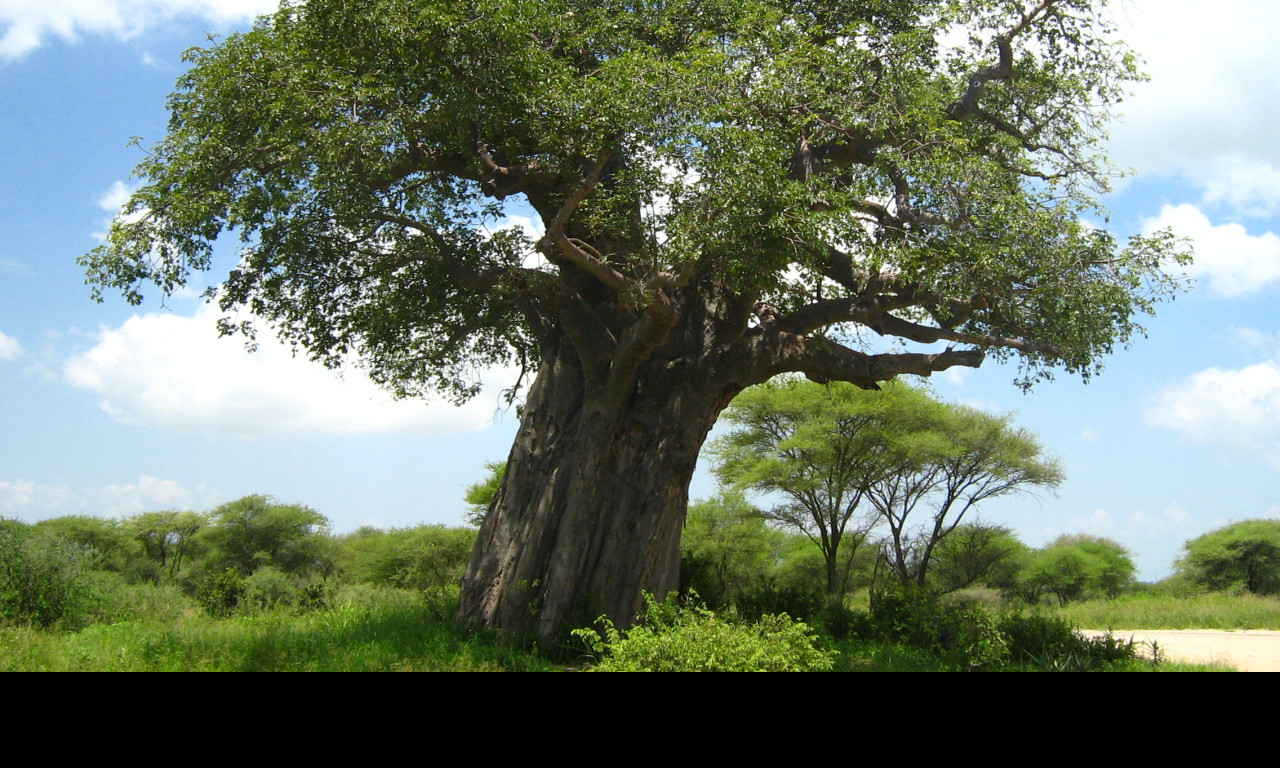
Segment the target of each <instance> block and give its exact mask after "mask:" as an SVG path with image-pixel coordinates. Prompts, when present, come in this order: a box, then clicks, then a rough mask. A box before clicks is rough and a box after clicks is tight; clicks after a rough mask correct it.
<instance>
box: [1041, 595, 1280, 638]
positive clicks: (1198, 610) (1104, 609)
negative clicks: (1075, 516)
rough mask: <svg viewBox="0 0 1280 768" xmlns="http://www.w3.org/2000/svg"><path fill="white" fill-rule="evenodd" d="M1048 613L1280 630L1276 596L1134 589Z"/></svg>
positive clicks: (1088, 619)
mask: <svg viewBox="0 0 1280 768" xmlns="http://www.w3.org/2000/svg"><path fill="white" fill-rule="evenodd" d="M1054 614H1055V615H1057V616H1061V617H1062V618H1064V619H1066V620H1068V621H1070V622H1072V623H1073V624H1075V625H1076V626H1080V627H1090V628H1097V629H1107V628H1123V629H1225V630H1229V629H1280V597H1266V596H1261V595H1251V594H1247V593H1246V594H1239V595H1236V594H1229V593H1226V592H1206V593H1202V594H1197V595H1161V594H1151V593H1141V592H1139V593H1133V594H1128V595H1123V596H1121V597H1118V598H1114V599H1111V600H1087V601H1083V602H1079V603H1071V604H1068V605H1066V606H1063V607H1061V608H1057V609H1055V610H1054Z"/></svg>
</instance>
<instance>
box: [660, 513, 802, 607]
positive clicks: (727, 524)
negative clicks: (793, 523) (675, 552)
mask: <svg viewBox="0 0 1280 768" xmlns="http://www.w3.org/2000/svg"><path fill="white" fill-rule="evenodd" d="M783 539H784V536H783V534H782V532H781V531H778V530H776V529H773V528H770V527H769V526H768V525H766V523H765V518H764V515H763V514H762V513H761V512H760V510H758V509H756V508H755V507H754V506H752V505H751V503H750V502H748V501H747V499H746V497H745V496H744V495H743V494H742V492H741V491H735V490H732V489H730V490H725V491H723V492H722V493H720V494H718V495H716V496H714V497H712V498H710V499H704V500H701V501H696V502H694V503H693V504H691V505H690V506H689V514H688V516H687V517H686V518H685V526H684V533H683V535H682V536H681V538H680V550H681V551H680V587H681V591H682V592H687V591H688V590H689V589H693V590H694V591H695V592H697V593H698V596H699V597H701V598H702V599H703V600H705V601H706V602H707V604H708V605H710V606H711V607H713V608H718V607H720V606H722V605H726V604H728V603H730V602H733V600H734V597H735V596H736V595H737V594H739V593H741V592H742V591H743V590H747V589H751V588H752V587H758V586H759V585H760V583H761V582H763V581H764V580H765V579H767V578H768V577H769V576H771V575H772V573H773V571H774V569H775V568H776V567H777V564H778V559H779V554H780V553H779V549H780V548H781V546H782V544H783Z"/></svg>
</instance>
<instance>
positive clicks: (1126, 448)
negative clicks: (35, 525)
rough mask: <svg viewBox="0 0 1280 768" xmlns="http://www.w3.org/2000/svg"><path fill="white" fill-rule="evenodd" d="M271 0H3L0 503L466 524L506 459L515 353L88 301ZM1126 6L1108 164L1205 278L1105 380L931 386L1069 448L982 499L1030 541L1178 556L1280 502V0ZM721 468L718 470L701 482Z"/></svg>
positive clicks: (1140, 223)
mask: <svg viewBox="0 0 1280 768" xmlns="http://www.w3.org/2000/svg"><path fill="white" fill-rule="evenodd" d="M272 5H273V2H272V0H42V2H38V3H37V2H32V0H0V103H2V104H3V110H0V168H3V175H0V516H6V517H17V518H20V519H23V520H28V521H33V520H39V519H43V518H47V517H53V516H57V515H65V514H95V515H102V516H108V517H113V516H120V515H130V514H134V513H137V512H141V511H145V510H153V509H166V508H175V507H177V508H193V509H209V508H211V507H213V506H215V505H217V504H219V503H221V502H224V501H228V500H231V499H234V498H238V497H239V496H243V495H245V494H249V493H269V494H272V495H275V496H277V497H278V498H280V499H282V500H285V501H289V502H300V503H304V504H307V505H309V506H312V507H314V508H315V509H317V510H319V511H320V512H321V513H323V514H324V515H326V516H328V517H329V518H330V519H331V520H332V521H333V523H334V527H335V529H337V530H340V531H341V530H351V529H354V528H356V527H357V526H360V525H366V524H368V525H377V526H404V525H412V524H416V523H419V522H424V521H425V522H440V523H447V524H457V523H459V522H460V520H461V515H462V512H463V504H462V500H461V498H462V494H463V492H464V489H465V487H466V486H467V485H468V484H469V483H472V482H475V481H477V480H479V479H481V478H482V476H483V475H484V470H483V467H482V465H483V463H484V462H485V461H491V460H495V459H502V458H504V457H505V456H506V453H507V450H508V448H509V445H510V441H511V439H512V437H513V435H514V433H515V427H516V421H515V417H514V414H513V413H505V414H504V413H503V411H502V409H501V407H500V404H499V402H498V399H497V395H496V392H497V391H498V390H499V389H501V387H502V386H504V385H506V384H507V383H509V381H510V374H508V373H506V372H503V371H491V372H487V373H486V375H485V380H486V383H488V384H489V385H490V386H489V388H488V389H487V390H486V392H485V393H483V394H482V395H481V396H479V397H477V398H476V399H475V400H473V401H472V402H471V403H469V404H468V405H467V406H465V407H463V408H460V409H459V408H454V407H452V406H450V405H448V404H447V403H443V402H440V403H422V402H398V403H397V402H392V401H391V400H390V399H389V398H387V397H386V396H385V395H383V394H381V393H380V392H378V391H377V390H376V388H374V387H373V386H372V385H371V384H370V383H369V382H368V380H367V379H365V378H364V377H363V376H362V375H361V374H360V372H359V371H358V370H354V369H353V370H350V371H347V372H345V374H344V375H343V376H342V377H341V378H339V377H337V376H335V375H334V374H333V373H332V372H329V371H326V370H324V369H322V368H319V367H318V366H315V365H313V364H311V363H308V362H306V361H305V360H303V359H300V358H294V357H292V356H291V355H290V353H289V351H288V350H286V349H283V348H281V347H279V346H278V345H274V344H272V343H270V342H269V341H268V342H267V343H263V344H262V345H261V347H260V350H259V352H258V353H256V354H253V355H250V354H248V353H247V352H245V351H244V350H243V348H242V346H241V344H240V342H238V341H235V340H229V339H219V338H217V335H216V333H215V332H214V330H213V321H214V319H216V314H215V313H214V312H213V311H211V310H210V309H209V308H208V307H205V306H203V305H202V304H201V303H200V302H199V301H198V300H196V299H195V298H194V296H176V297H170V298H168V299H165V300H163V301H162V300H161V298H160V297H159V296H158V295H155V296H151V297H149V298H148V300H147V302H146V303H144V304H143V305H142V306H140V307H136V308H135V307H130V306H128V305H126V304H125V303H124V302H123V301H122V300H120V299H118V298H116V297H114V296H108V297H107V300H106V302H105V303H103V304H100V305H99V304H95V303H93V302H92V301H91V300H90V297H89V290H88V288H87V287H85V285H84V277H83V273H82V271H81V270H80V268H78V267H77V266H76V264H75V260H76V257H77V256H79V255H81V254H82V253H84V252H86V251H88V250H90V249H92V248H93V247H94V246H95V245H97V243H98V242H99V240H98V239H97V238H98V237H99V236H100V235H101V233H102V232H104V231H105V229H106V227H107V224H108V222H109V221H110V219H111V217H112V216H113V215H114V214H115V212H116V211H117V210H118V208H119V205H120V204H121V203H122V202H123V199H124V197H125V196H126V195H127V193H128V191H129V189H130V184H131V183H134V182H133V181H132V180H131V179H130V178H129V173H130V170H131V169H132V168H133V166H134V165H135V164H136V163H137V162H138V161H139V160H140V159H141V157H142V154H141V152H142V150H141V149H139V148H137V147H132V146H130V145H129V141H130V138H131V137H133V136H139V137H141V138H142V146H144V147H145V146H148V145H150V144H151V143H154V142H155V141H157V140H159V139H160V138H161V137H162V136H163V135H164V130H165V125H166V120H167V114H166V112H165V109H164V104H165V99H166V97H167V95H168V93H169V92H170V91H171V90H172V87H173V83H174V81H175V80H176V78H177V76H178V75H179V74H180V72H181V71H182V64H181V61H180V55H181V52H182V51H183V50H184V49H186V48H188V47H190V46H193V45H202V44H204V43H205V39H206V37H205V33H206V32H213V33H219V34H226V33H229V32H232V31H235V30H237V29H243V28H245V27H247V26H248V24H249V21H250V19H251V18H252V15H253V14H254V13H261V12H266V11H269V10H271V6H272ZM1210 8H1212V14H1210V12H1209V9H1210ZM1117 16H1118V20H1119V23H1120V24H1121V26H1122V29H1123V33H1122V36H1123V37H1124V39H1126V40H1127V41H1128V42H1130V43H1131V44H1132V45H1133V47H1134V48H1135V49H1136V50H1137V51H1138V52H1139V53H1140V54H1142V55H1143V57H1144V58H1145V59H1146V61H1147V66H1146V69H1147V71H1148V72H1149V73H1150V75H1151V76H1152V81H1151V82H1150V83H1146V84H1142V85H1140V86H1138V87H1137V88H1136V89H1135V93H1134V97H1133V98H1132V99H1131V100H1130V101H1128V102H1126V104H1124V105H1123V110H1122V111H1123V112H1124V113H1125V117H1124V118H1123V120H1122V121H1121V122H1119V123H1117V124H1116V125H1114V126H1113V129H1112V138H1111V142H1110V153H1111V157H1112V160H1113V161H1114V162H1115V163H1116V165H1117V166H1119V167H1124V168H1132V169H1133V170H1134V171H1135V172H1136V174H1135V175H1134V176H1131V177H1129V178H1127V179H1124V180H1122V181H1121V182H1120V183H1118V184H1117V190H1118V191H1117V192H1115V193H1114V194H1112V195H1110V196H1109V197H1108V198H1107V199H1106V204H1107V205H1108V207H1109V208H1110V209H1111V211H1112V213H1113V215H1112V218H1111V222H1110V224H1109V226H1110V227H1111V228H1113V229H1114V231H1115V232H1116V233H1117V234H1118V235H1121V236H1127V235H1129V234H1133V233H1136V232H1141V231H1150V230H1153V229H1156V228H1159V227H1162V226H1172V227H1174V229H1175V230H1177V231H1178V232H1179V233H1181V234H1183V235H1186V236H1188V237H1191V238H1194V240H1195V242H1196V249H1197V264H1196V266H1195V267H1194V268H1193V270H1192V272H1193V274H1194V276H1195V277H1196V282H1197V287H1196V288H1195V290H1193V291H1192V292H1191V293H1189V294H1186V295H1184V296H1182V297H1180V298H1179V299H1178V300H1177V301H1175V302H1173V303H1171V304H1165V305H1163V306H1161V307H1160V309H1159V315H1158V316H1157V317H1155V318H1152V319H1150V320H1149V322H1147V323H1146V325H1147V328H1148V331H1149V338H1147V339H1140V340H1138V341H1137V342H1136V343H1135V344H1134V345H1133V347H1132V348H1131V349H1128V350H1123V351H1119V352H1117V353H1116V354H1115V355H1114V356H1113V357H1111V358H1110V359H1109V360H1108V361H1107V363H1106V365H1107V367H1106V370H1105V371H1104V372H1103V374H1102V375H1101V376H1100V377H1097V378H1096V379H1094V380H1093V381H1092V382H1091V383H1089V384H1088V385H1084V384H1082V383H1081V382H1079V381H1078V380H1073V379H1070V378H1066V377H1063V378H1060V379H1059V380H1057V381H1054V382H1051V383H1048V384H1042V385H1040V386H1038V387H1037V388H1036V389H1035V390H1033V392H1032V393H1031V394H1030V395H1023V394H1021V393H1020V392H1019V391H1018V390H1017V389H1016V388H1015V387H1014V386H1012V383H1011V382H1012V380H1013V378H1014V375H1015V371H1014V370H1012V369H1008V368H1001V367H999V366H996V365H993V364H988V365H987V366H985V367H983V368H982V369H979V370H976V371H969V370H965V371H962V372H952V373H948V374H944V375H942V376H938V377H935V378H934V380H933V386H934V387H935V389H936V391H937V392H938V394H939V395H941V396H943V397H945V398H947V399H950V400H954V401H959V402H965V403H970V404H976V405H980V406H982V407H984V408H986V409H988V410H991V411H995V412H1002V413H1003V412H1010V411H1013V412H1016V413H1017V423H1018V424H1020V425H1022V426H1025V427H1027V428H1029V429H1031V430H1032V431H1034V432H1035V433H1037V434H1038V435H1039V437H1040V439H1041V441H1042V443H1043V444H1044V446H1045V448H1046V450H1047V452H1048V453H1050V454H1051V455H1054V456H1056V457H1058V458H1059V459H1060V460H1061V461H1062V463H1063V466H1064V468H1065V470H1066V473H1067V481H1066V483H1065V484H1064V485H1063V486H1062V487H1061V488H1060V489H1059V491H1058V493H1057V494H1056V495H1042V496H1040V497H1037V498H1018V499H1006V500H1001V501H998V502H994V503H991V504H989V505H988V506H987V507H986V508H985V509H984V512H983V517H984V519H986V520H988V521H991V522H999V523H1004V524H1008V525H1012V526H1014V527H1015V528H1016V529H1017V530H1018V531H1019V533H1020V534H1021V535H1022V537H1023V539H1024V540H1025V541H1027V542H1028V543H1030V544H1033V545H1040V544H1043V543H1045V542H1046V541H1048V540H1050V539H1052V538H1053V537H1054V536H1057V535H1058V534H1061V533H1074V532H1088V533H1093V534H1096V535H1102V536H1110V537H1113V538H1116V539H1118V540H1119V541H1121V542H1122V543H1124V544H1125V545H1126V546H1128V547H1129V548H1130V549H1131V550H1132V551H1133V553H1134V554H1135V557H1136V560H1137V562H1138V565H1139V569H1140V575H1141V576H1142V577H1143V578H1147V579H1155V578H1159V577H1162V576H1164V575H1166V574H1167V573H1168V572H1169V570H1170V567H1171V564H1172V561H1173V559H1174V557H1176V556H1177V554H1178V551H1179V549H1180V547H1181V545H1182V543H1183V541H1185V540H1186V539H1187V538H1189V537H1191V536H1195V535H1198V534H1200V533H1203V532H1205V531H1207V530H1210V529H1212V528H1215V527H1218V526H1221V525H1224V524H1226V523H1227V522H1230V521H1232V520H1241V519H1246V518H1254V517H1264V516H1265V517H1280V497H1278V496H1277V482H1276V477H1277V470H1278V469H1280V314H1278V313H1277V310H1276V307H1277V299H1278V298H1280V295H1278V294H1280V237H1277V235H1276V234H1275V233H1276V232H1277V231H1280V141H1277V140H1276V129H1277V126H1280V81H1278V80H1277V79H1276V78H1275V76H1274V73H1275V72H1277V71H1280V49H1277V48H1276V47H1275V46H1274V45H1273V44H1272V40H1271V39H1270V37H1271V35H1272V34H1273V33H1274V31H1275V30H1277V29H1280V4H1278V3H1268V2H1263V1H1262V0H1220V1H1219V2H1216V3H1213V4H1212V5H1210V4H1207V3H1204V2H1190V1H1189V0H1161V2H1155V0H1145V2H1125V3H1122V4H1120V5H1119V9H1118V11H1117ZM1242 20H1247V23H1242ZM227 258H228V259H229V258H231V256H230V255H228V257H227ZM209 279H210V280H216V276H210V277H209ZM713 491H714V485H713V483H712V481H711V480H710V479H709V478H708V477H707V475H706V473H705V472H700V473H699V475H698V477H697V478H696V479H695V481H694V486H693V489H692V493H693V495H694V496H706V495H709V494H710V493H712V492H713Z"/></svg>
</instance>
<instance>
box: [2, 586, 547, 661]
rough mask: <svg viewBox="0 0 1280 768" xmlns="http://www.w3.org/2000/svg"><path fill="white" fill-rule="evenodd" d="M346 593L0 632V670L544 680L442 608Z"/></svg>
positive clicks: (411, 599)
mask: <svg viewBox="0 0 1280 768" xmlns="http://www.w3.org/2000/svg"><path fill="white" fill-rule="evenodd" d="M373 592H375V593H376V594H370V593H369V592H364V593H359V592H357V593H350V594H348V595H346V596H342V597H340V598H339V601H338V602H336V604H335V605H334V606H333V607H331V608H327V609H322V610H314V611H310V612H307V613H301V614H299V613H297V612H295V611H290V610H284V609H271V610H259V611H255V612H252V613H242V614H237V615H233V616H230V617H225V618H220V617H212V616H208V615H202V614H199V613H194V612H193V613H192V614H191V615H188V616H184V617H182V618H180V619H179V620H177V621H176V622H173V623H156V622H149V621H122V622H117V623H115V624H98V625H94V626H91V627H88V628H87V629H85V630H83V631H80V632H76V633H49V632H36V631H31V630H27V629H24V628H10V629H7V630H0V647H3V648H4V651H3V652H2V653H0V671H15V670H95V671H122V672H123V671H130V672H132V671H137V672H142V671H147V672H170V671H174V672H176V671H220V672H305V671H315V672H339V671H359V672H377V671H423V672H426V671H505V670H519V671H541V670H550V669H552V666H551V665H550V664H549V663H548V662H547V661H545V660H544V659H542V658H540V657H538V656H537V655H535V654H531V653H527V652H524V651H522V650H520V649H517V648H511V647H507V646H503V645H501V644H498V643H497V642H494V641H491V640H489V639H488V638H486V637H484V636H474V635H470V634H468V633H466V632H464V631H463V630H461V629H460V628H459V627H458V626H457V624H456V623H455V622H453V621H452V620H441V619H440V615H441V614H442V613H445V612H447V611H448V607H447V606H439V605H433V604H429V603H428V602H427V601H425V600H424V599H422V598H421V597H420V596H418V595H414V594H412V593H409V592H400V591H393V590H386V589H382V590H376V591H373Z"/></svg>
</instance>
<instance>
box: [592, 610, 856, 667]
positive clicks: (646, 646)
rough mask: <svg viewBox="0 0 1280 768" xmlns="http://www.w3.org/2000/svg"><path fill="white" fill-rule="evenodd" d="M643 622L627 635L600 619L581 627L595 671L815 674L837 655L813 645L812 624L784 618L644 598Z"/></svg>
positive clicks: (610, 623)
mask: <svg viewBox="0 0 1280 768" xmlns="http://www.w3.org/2000/svg"><path fill="white" fill-rule="evenodd" d="M645 605H646V609H645V612H644V614H643V616H642V617H641V620H640V622H639V623H638V624H637V625H636V626H634V627H632V628H631V629H629V630H626V631H620V630H618V629H617V628H616V627H614V625H613V622H612V621H609V620H608V619H606V618H604V617H601V621H600V623H601V624H602V626H603V629H602V630H597V629H589V628H588V629H577V630H574V632H573V635H574V636H575V637H578V638H580V639H581V640H582V641H583V642H584V644H585V645H586V647H587V648H588V650H589V651H590V652H591V654H592V656H593V658H594V659H595V663H594V664H593V665H592V667H591V669H592V670H593V671H597V672H811V671H825V670H829V669H831V667H832V663H833V660H834V656H835V654H834V653H833V652H831V651H827V650H822V649H819V648H817V647H815V641H816V640H817V638H816V637H815V636H814V635H813V634H812V632H811V630H810V629H809V627H808V626H806V625H805V624H803V623H802V622H798V621H794V620H793V619H792V618H791V617H789V616H787V615H786V614H785V613H784V614H778V615H773V614H767V615H764V616H761V617H760V619H759V620H757V621H754V622H751V623H734V622H732V621H729V620H726V619H724V618H721V617H719V616H717V615H716V614H715V613H713V612H712V611H711V610H709V609H708V608H707V607H706V606H705V605H703V604H701V603H699V602H698V601H697V596H696V595H693V596H692V597H691V598H685V599H680V598H677V597H676V596H675V595H670V596H668V598H667V599H666V600H664V601H662V602H659V601H657V600H655V599H654V598H653V596H652V595H645Z"/></svg>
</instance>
